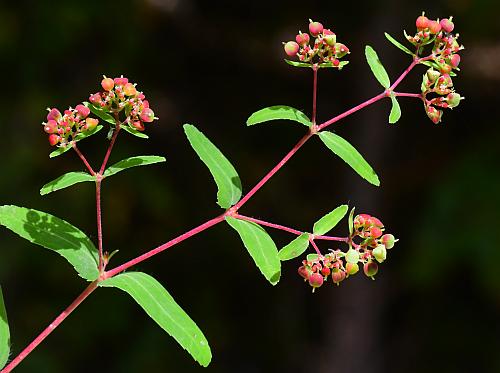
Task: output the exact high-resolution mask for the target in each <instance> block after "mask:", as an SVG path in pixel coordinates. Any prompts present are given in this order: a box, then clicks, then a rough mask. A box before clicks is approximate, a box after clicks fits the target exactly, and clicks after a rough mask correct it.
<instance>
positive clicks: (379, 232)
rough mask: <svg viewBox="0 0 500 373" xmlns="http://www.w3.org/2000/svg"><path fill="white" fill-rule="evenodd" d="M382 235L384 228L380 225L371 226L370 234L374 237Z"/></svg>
mask: <svg viewBox="0 0 500 373" xmlns="http://www.w3.org/2000/svg"><path fill="white" fill-rule="evenodd" d="M381 235H382V230H381V229H380V228H379V227H371V228H370V236H371V237H373V238H379V237H380V236H381Z"/></svg>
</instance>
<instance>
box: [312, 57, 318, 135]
mask: <svg viewBox="0 0 500 373" xmlns="http://www.w3.org/2000/svg"><path fill="white" fill-rule="evenodd" d="M312 70H313V77H314V78H313V107H312V125H313V127H314V126H316V96H317V93H318V65H317V64H314V65H313V67H312Z"/></svg>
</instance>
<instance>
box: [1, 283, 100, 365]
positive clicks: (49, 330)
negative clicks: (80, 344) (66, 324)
mask: <svg viewBox="0 0 500 373" xmlns="http://www.w3.org/2000/svg"><path fill="white" fill-rule="evenodd" d="M96 288H97V281H94V282H92V283H91V284H90V285H89V286H88V287H87V288H86V289H85V290H84V291H83V293H81V294H80V295H79V296H78V298H76V299H75V300H74V301H73V303H71V304H70V305H69V307H68V308H66V309H65V310H64V311H63V312H62V313H61V314H60V315H59V316H57V317H56V318H55V320H54V321H52V323H51V324H50V325H49V326H47V327H46V328H45V330H44V331H43V332H41V333H40V335H39V336H38V337H36V338H35V339H34V340H33V341H32V342H31V343H30V344H29V345H28V346H27V347H26V348H25V349H24V350H23V351H22V352H21V353H20V354H19V355H17V356H16V358H15V359H14V360H12V361H11V362H10V363H9V364H8V365H7V366H6V367H5V368H3V370H2V371H1V372H0V373H9V372H11V371H12V370H13V369H14V368H15V367H16V366H17V365H18V364H19V363H20V362H21V361H23V360H24V359H25V358H26V356H28V355H29V354H30V353H31V352H32V351H33V350H34V349H35V348H36V347H37V346H38V345H39V344H40V343H41V342H42V341H43V340H44V339H45V338H47V336H48V335H49V334H50V333H52V331H53V330H54V329H55V328H57V326H59V324H61V323H62V322H63V321H64V319H65V318H66V317H67V316H68V315H69V314H70V313H71V312H73V310H74V309H75V308H76V307H78V306H79V305H80V303H82V302H83V300H84V299H85V298H87V297H88V296H89V294H90V293H92V292H93V291H94V290H95V289H96Z"/></svg>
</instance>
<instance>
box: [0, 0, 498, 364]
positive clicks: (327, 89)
mask: <svg viewBox="0 0 500 373" xmlns="http://www.w3.org/2000/svg"><path fill="white" fill-rule="evenodd" d="M499 8H500V6H499V5H498V2H496V1H493V0H478V1H472V0H453V1H452V0H448V1H433V2H427V3H421V2H416V1H415V2H411V3H402V2H399V1H382V2H367V3H363V2H342V3H340V2H337V1H329V2H326V1H321V2H320V1H301V2H298V1H286V2H280V1H275V2H273V1H252V2H235V1H232V2H229V1H218V2H214V1H194V0H149V1H138V0H137V1H114V2H104V1H103V2H72V1H50V2H47V1H15V2H4V3H2V5H0V51H1V61H2V65H3V66H2V69H1V71H2V79H1V84H2V87H3V89H2V102H3V105H2V108H3V109H2V110H1V111H0V128H1V130H2V140H1V141H2V145H1V149H2V152H1V154H2V157H3V162H2V165H1V167H0V170H1V177H0V204H16V205H20V206H27V207H32V208H36V209H39V210H42V211H47V212H50V213H52V214H54V215H57V216H59V217H61V218H64V219H66V220H68V221H69V222H71V223H73V224H75V225H76V226H78V227H80V228H81V229H83V230H84V231H85V232H87V233H88V234H89V235H90V236H91V237H92V238H93V239H94V240H95V235H96V233H95V221H94V215H95V210H94V209H95V205H94V190H93V187H92V185H91V184H80V185H77V186H74V187H72V188H68V189H65V190H62V191H59V192H56V193H53V194H50V195H48V196H45V197H41V196H40V195H39V193H38V191H39V188H40V187H41V186H42V185H43V184H44V183H45V182H47V181H49V180H52V179H54V178H56V177H58V176H59V175H61V174H63V173H65V172H69V171H74V170H83V166H82V165H81V163H80V162H79V160H78V159H77V157H76V155H75V154H72V153H66V154H64V155H63V156H61V157H58V158H55V159H51V160H49V158H48V154H49V152H50V151H51V149H50V147H49V144H48V143H47V139H46V135H45V134H44V133H43V131H42V126H41V125H40V123H41V122H42V121H43V120H44V118H45V115H46V111H45V108H46V107H48V106H50V107H54V106H55V107H57V108H59V109H61V110H63V109H65V108H67V107H68V106H75V105H76V104H77V103H79V102H81V101H83V100H86V99H87V98H88V95H89V94H90V93H92V92H95V91H97V90H98V89H99V82H100V80H101V76H102V74H106V75H108V76H112V77H113V76H118V75H120V74H124V75H125V76H127V77H129V78H130V79H131V80H132V81H133V82H137V83H138V84H139V86H138V87H139V89H141V90H143V91H144V92H145V93H146V95H147V97H148V99H149V100H150V102H151V106H152V108H153V109H154V110H155V113H156V114H157V116H159V117H160V120H159V121H158V122H156V123H154V124H152V125H150V126H148V130H147V131H148V134H149V135H150V140H147V141H144V140H141V139H137V138H135V137H132V136H129V135H127V134H126V133H124V134H123V136H121V137H120V138H119V141H118V143H117V146H116V148H115V151H114V153H113V155H112V159H111V162H114V161H117V160H120V159H122V158H125V157H127V156H131V155H140V154H158V155H164V156H166V157H167V163H166V164H163V165H155V166H151V167H144V168H137V169H133V170H131V171H129V172H127V173H123V174H120V175H119V176H116V177H114V178H112V179H110V180H109V182H106V183H105V184H104V189H103V198H104V202H103V210H104V216H103V219H104V220H103V224H104V232H105V241H104V242H105V248H106V249H107V250H110V251H111V250H114V249H120V252H119V254H118V255H117V256H116V257H115V258H114V259H113V261H112V263H111V265H110V266H111V267H114V266H115V265H118V264H120V263H123V262H124V261H126V260H128V259H130V258H132V257H134V256H136V255H138V254H140V253H143V252H145V251H147V250H148V249H150V248H153V247H155V246H157V245H159V244H161V243H163V242H166V241H167V240H169V239H170V238H172V237H175V236H176V235H178V234H180V233H183V232H185V231H186V230H187V229H189V228H191V227H194V226H196V225H198V224H199V223H202V222H203V221H205V220H207V219H209V218H211V217H214V216H215V215H217V214H219V213H220V212H221V211H220V210H219V209H218V207H217V206H216V204H215V199H216V198H215V194H216V189H215V186H214V183H213V181H212V180H211V176H210V175H209V173H208V171H207V170H206V168H205V166H204V165H203V164H202V163H201V162H200V161H199V160H198V159H197V157H196V155H195V154H194V152H193V151H192V149H191V148H190V146H189V144H188V142H187V140H186V138H185V136H184V134H183V131H182V124H183V123H192V124H195V125H196V126H197V127H198V128H200V129H201V130H202V131H203V132H204V133H205V134H206V135H207V136H208V137H209V138H210V139H212V140H213V141H214V142H215V143H216V144H217V145H218V146H219V147H220V148H221V149H222V150H223V152H224V153H225V154H226V156H227V157H228V158H229V159H230V160H231V161H232V163H233V164H234V165H235V167H236V169H237V170H238V171H239V174H240V176H241V178H242V182H243V187H244V192H245V191H248V190H249V189H250V188H251V187H252V186H253V185H254V184H255V183H256V182H257V181H258V180H259V179H260V178H261V177H262V176H263V175H264V174H265V173H266V172H267V171H268V170H269V169H270V168H271V167H273V166H274V165H275V164H276V163H277V162H278V160H279V159H281V157H282V156H283V155H284V154H285V153H286V152H287V151H288V150H289V149H290V148H291V147H292V146H293V144H294V143H295V142H296V141H297V140H298V139H299V138H300V137H301V136H302V135H303V133H304V128H303V127H302V126H300V125H294V124H292V123H275V124H274V125H262V126H255V127H253V128H246V127H245V121H246V118H247V117H248V116H249V115H250V114H251V113H252V112H254V111H256V110H258V109H260V108H262V107H265V106H271V105H276V104H286V105H290V106H293V107H297V108H299V109H302V110H304V111H306V112H307V113H310V106H311V98H310V93H311V81H312V79H311V78H312V76H311V75H312V74H311V73H310V71H309V70H305V69H304V70H302V69H294V68H292V67H290V66H288V65H286V64H285V63H284V62H283V57H284V53H283V51H282V46H281V42H282V41H286V40H290V39H292V38H293V37H294V35H295V33H296V32H297V29H299V28H300V29H302V30H303V31H306V29H307V19H308V18H313V19H314V20H318V21H321V22H322V23H323V24H324V25H325V26H327V27H330V28H332V29H333V30H334V31H335V32H336V33H337V37H338V40H339V41H341V42H343V43H345V44H346V45H347V46H348V47H349V48H350V50H351V55H350V56H348V59H349V60H350V61H351V63H350V64H349V65H348V66H347V67H346V68H345V69H344V70H343V71H342V72H340V73H339V72H336V71H321V73H320V77H319V98H318V117H319V118H318V119H319V121H324V120H327V119H329V118H331V117H332V116H334V115H336V114H338V113H340V112H342V111H344V110H346V109H348V108H350V107H352V106H354V105H356V104H358V103H360V102H362V101H364V100H366V99H367V98H370V97H372V96H374V95H375V94H377V93H379V92H380V87H379V86H378V83H377V82H376V80H375V79H374V78H373V76H371V73H370V71H369V68H368V65H367V64H366V62H365V61H364V53H363V50H364V46H365V45H366V44H370V45H372V46H373V47H374V48H375V49H376V50H377V51H378V53H379V56H380V57H381V59H382V61H383V63H384V65H385V66H386V67H387V69H388V72H389V75H390V76H391V77H392V78H393V79H394V78H395V77H396V76H398V74H399V73H400V72H401V71H402V70H403V69H404V68H405V67H406V66H407V64H408V63H409V59H408V56H407V55H404V54H403V53H402V52H400V51H399V50H397V49H396V48H394V47H393V46H392V45H390V44H389V43H388V42H387V41H386V40H385V39H384V36H383V32H384V31H387V32H389V33H390V34H392V35H393V36H394V37H396V38H397V39H399V40H403V36H402V30H403V29H406V30H407V31H408V32H409V33H413V32H414V21H415V18H416V17H417V16H418V15H419V14H420V12H421V11H422V10H423V9H425V10H426V11H427V15H428V16H429V17H432V18H437V17H440V18H443V17H447V16H449V15H454V17H455V18H454V21H455V25H456V30H457V31H458V32H459V33H460V34H461V37H460V41H461V43H463V44H464V45H465V46H466V49H465V50H464V51H463V52H462V64H461V66H460V67H461V68H462V72H461V73H460V76H459V77H457V78H455V79H454V81H455V85H456V89H457V91H458V92H460V93H461V94H462V95H463V96H465V97H466V99H465V101H463V102H462V103H461V105H460V106H459V107H458V108H457V109H455V110H453V111H450V110H447V111H446V112H445V115H444V118H443V123H442V124H439V125H434V124H433V123H431V122H430V121H429V120H428V119H427V117H426V115H425V112H424V110H423V108H422V105H421V103H420V102H418V101H417V100H414V99H401V100H400V102H401V106H402V111H403V117H402V119H401V120H400V122H399V123H398V124H397V125H389V124H388V123H387V116H388V112H389V109H390V104H389V102H388V100H387V101H386V100H384V101H382V102H379V103H377V104H376V105H374V106H371V107H369V108H367V109H365V110H363V111H361V112H359V113H356V114H355V115H352V116H351V117H349V118H347V119H346V120H344V121H342V122H340V123H339V124H338V125H335V129H336V130H337V132H338V133H339V134H340V135H342V136H344V137H346V138H348V139H349V141H350V142H351V143H352V144H354V145H355V146H356V147H357V148H358V149H359V150H360V151H361V153H362V154H363V155H364V156H365V157H366V159H367V160H368V161H369V162H370V163H371V165H372V166H373V167H374V169H375V170H376V171H377V173H378V175H379V176H380V178H381V182H382V185H381V187H380V188H375V187H373V186H371V185H370V184H368V183H367V182H365V181H364V180H362V179H361V178H359V177H358V176H357V175H355V174H354V172H353V171H352V170H350V169H349V168H348V167H347V166H346V165H345V164H344V163H343V162H342V161H340V160H339V159H338V158H336V157H334V156H333V155H332V154H331V153H330V152H329V151H328V150H327V149H325V148H324V146H322V144H321V143H320V142H319V141H318V140H317V139H312V141H310V142H308V143H307V144H306V146H305V147H304V148H303V149H302V150H301V151H300V152H299V153H298V154H297V155H296V156H295V157H294V158H293V159H292V160H291V161H290V162H289V164H288V165H287V167H285V168H284V169H283V170H281V171H280V172H279V173H278V174H277V175H276V177H275V178H273V179H272V181H271V182H270V183H269V184H267V185H266V186H265V187H264V188H263V189H262V190H261V191H260V192H259V193H258V194H257V195H256V196H255V198H253V199H252V201H251V202H250V203H249V204H248V205H245V207H244V208H243V209H242V211H241V212H242V213H244V214H247V215H251V216H255V217H258V218H262V219H265V220H269V221H273V222H279V223H282V224H285V225H289V226H293V227H296V228H297V229H303V230H308V229H310V227H311V225H312V223H313V222H314V221H315V220H316V219H318V218H319V217H320V216H322V215H323V214H324V213H326V212H328V211H330V210H331V209H333V208H334V207H336V206H338V205H340V204H342V203H349V204H350V205H351V206H356V211H358V212H366V213H370V214H373V215H375V216H377V217H379V218H380V219H381V220H382V221H383V222H384V223H385V224H386V226H387V229H388V231H389V232H392V233H394V234H395V235H396V236H397V237H398V238H400V241H399V243H398V244H397V246H396V247H395V248H394V249H393V250H392V251H390V252H389V258H388V260H387V261H386V262H385V263H384V264H383V265H382V266H381V269H380V272H379V275H377V280H376V281H371V280H369V279H367V278H366V277H365V276H364V275H361V274H359V275H357V276H354V277H353V278H350V279H349V280H348V281H346V282H344V283H342V284H341V286H340V287H338V288H337V287H333V286H332V285H331V283H328V284H326V285H325V286H324V287H323V288H321V289H319V290H318V291H317V292H316V293H315V294H311V291H310V287H309V286H307V285H306V284H303V283H302V281H301V279H300V278H299V277H298V275H297V274H296V269H297V267H298V266H299V263H300V261H299V260H298V259H297V260H295V261H291V262H286V263H284V264H283V273H282V280H281V282H280V283H279V285H278V286H276V287H272V286H270V285H269V284H268V283H267V281H265V279H264V278H263V277H262V276H261V275H260V273H259V271H258V270H257V269H256V267H255V265H254V264H253V262H252V260H251V259H250V257H249V256H248V255H247V253H246V251H245V249H244V248H243V246H242V244H241V243H240V242H239V239H238V237H237V235H236V234H235V232H233V231H232V230H231V229H230V228H228V227H227V226H225V225H223V224H221V225H219V226H216V227H214V228H212V229H210V230H208V231H206V232H204V233H202V234H200V235H199V236H197V237H195V238H192V239H190V240H188V241H186V242H184V243H182V244H180V245H178V246H176V247H174V248H172V249H171V250H169V251H168V252H165V253H162V254H161V255H159V256H157V257H155V258H154V259H152V260H149V261H147V262H143V263H141V264H140V265H138V266H137V268H136V269H137V270H141V271H146V272H148V273H150V274H152V275H153V276H155V277H156V278H157V279H159V280H160V281H161V282H162V283H163V284H164V285H165V287H166V288H167V289H168V290H169V291H170V292H171V294H172V295H173V296H174V297H175V299H176V300H177V301H178V302H179V303H180V304H181V305H182V306H183V308H184V309H185V310H186V311H187V312H188V313H189V314H190V315H191V317H192V318H193V319H194V320H195V321H196V322H197V323H198V325H199V326H200V328H201V329H202V330H203V331H204V333H205V335H206V336H207V338H208V340H209V342H210V344H211V347H212V351H213V355H214V357H213V361H212V363H211V365H210V367H209V368H208V369H207V370H206V371H208V372H337V371H342V372H422V371H426V372H428V371H431V372H438V371H439V372H499V371H500V355H499V354H498V351H500V339H499V336H500V322H499V321H498V318H499V310H500V271H499V269H498V266H499V262H500V247H499V244H498V242H499V239H498V229H499V225H500V219H499V216H498V210H499V208H500V197H499V191H500V183H499V179H500V176H499V167H498V159H499V156H500V152H499V146H498V141H499V139H500V130H499V122H498V118H499V116H498V111H499V110H498V93H497V92H498V83H499V82H500V72H499V71H500V66H499V65H500V62H499V61H500V58H499V57H500V44H499V35H500V33H499V25H500V23H499V22H498V11H499ZM417 70H418V71H415V72H413V73H412V74H411V75H410V77H409V78H408V79H407V80H406V81H405V82H404V83H403V84H402V85H401V88H400V90H401V91H406V92H418V89H419V86H420V79H421V74H422V73H423V71H424V69H422V68H419V69H417ZM103 132H104V131H103ZM80 144H81V146H80V147H81V149H82V150H83V151H84V152H85V153H86V154H87V155H88V158H89V159H90V160H91V161H92V162H93V163H94V164H97V162H98V161H100V159H101V158H102V156H103V152H104V147H105V139H104V135H103V134H99V135H98V136H95V137H93V138H91V139H89V140H86V141H83V142H81V143H80ZM346 231H347V226H346V224H345V223H344V222H343V223H342V224H341V225H339V227H338V228H337V229H336V230H335V234H338V235H345V234H346ZM272 235H273V238H275V241H276V242H277V244H278V245H279V246H283V245H284V244H286V243H287V242H288V241H289V240H290V239H291V237H290V236H289V235H286V234H282V232H274V231H273V232H272ZM330 247H334V246H330ZM322 248H323V249H324V250H326V249H328V248H329V247H328V246H325V245H323V246H322ZM0 250H1V251H0V282H1V284H2V287H3V290H4V296H5V301H6V306H7V310H8V313H9V321H10V326H11V333H12V348H13V355H17V354H18V353H19V352H20V351H21V349H22V348H24V347H25V346H26V345H27V344H28V343H29V342H30V341H31V340H32V339H33V338H34V337H35V336H36V335H37V334H38V333H39V332H40V331H41V330H42V329H43V328H45V326H46V325H47V324H48V323H50V321H51V320H52V319H53V318H54V317H55V316H56V315H57V314H58V313H59V312H61V310H62V309H64V308H65V307H66V306H67V305H68V304H69V303H70V302H71V301H72V300H73V299H74V297H76V295H77V294H79V293H80V291H81V290H82V289H83V288H84V286H85V284H84V282H83V281H82V280H81V279H79V278H78V277H77V276H75V275H74V273H73V272H72V268H71V266H69V265H67V263H66V262H65V261H64V259H62V258H61V257H58V256H57V255H53V254H52V253H50V252H48V251H47V250H44V249H42V248H40V247H38V246H34V245H31V244H29V243H27V242H26V241H24V240H21V239H19V238H18V237H17V236H15V235H14V234H12V233H10V232H9V231H7V230H5V229H1V230H0ZM17 371H19V372H54V373H56V372H90V371H92V372H104V371H106V372H166V371H169V372H195V371H196V372H201V371H204V370H203V369H202V368H200V367H199V366H198V365H197V364H196V363H195V362H194V361H193V360H192V359H191V357H190V356H189V355H188V354H186V353H185V352H184V351H183V350H182V349H181V348H180V347H179V346H178V345H177V344H176V343H175V341H174V340H173V339H172V338H170V337H169V336H168V335H166V334H165V333H164V332H163V331H162V330H161V329H160V328H158V327H157V326H156V325H155V323H154V322H153V321H151V320H150V319H149V318H148V317H146V316H145V314H144V313H143V312H142V310H141V309H140V308H139V307H138V306H137V305H136V304H135V303H134V302H133V301H132V300H131V299H130V298H129V297H128V296H126V295H125V294H122V293H120V292H119V291H116V290H111V289H102V290H99V291H97V292H96V293H94V294H93V295H92V296H91V297H90V298H89V299H88V300H86V301H85V302H84V303H83V304H82V305H81V306H80V307H79V309H78V310H77V311H76V312H75V313H74V314H72V315H71V316H70V317H69V318H68V319H67V320H66V321H65V322H64V323H63V324H62V325H61V327H60V328H58V329H57V330H56V331H55V332H54V333H53V334H52V335H51V336H50V337H49V338H48V339H47V340H46V341H45V342H44V343H43V344H42V345H41V346H39V347H38V348H37V349H36V350H35V351H34V352H33V353H32V354H31V355H30V356H29V357H28V358H27V359H26V360H25V361H24V362H23V363H22V364H21V365H20V366H19V367H18V369H17Z"/></svg>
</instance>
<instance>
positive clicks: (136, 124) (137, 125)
mask: <svg viewBox="0 0 500 373" xmlns="http://www.w3.org/2000/svg"><path fill="white" fill-rule="evenodd" d="M132 126H134V128H135V129H136V130H137V131H141V132H142V131H144V123H142V122H141V121H139V120H136V121H135V122H132Z"/></svg>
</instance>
